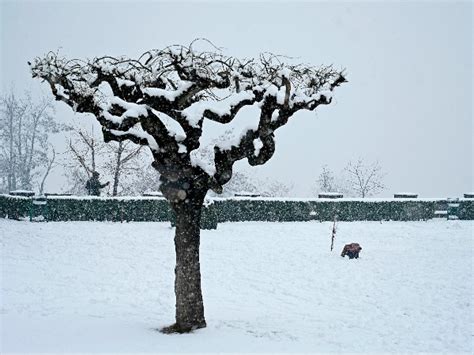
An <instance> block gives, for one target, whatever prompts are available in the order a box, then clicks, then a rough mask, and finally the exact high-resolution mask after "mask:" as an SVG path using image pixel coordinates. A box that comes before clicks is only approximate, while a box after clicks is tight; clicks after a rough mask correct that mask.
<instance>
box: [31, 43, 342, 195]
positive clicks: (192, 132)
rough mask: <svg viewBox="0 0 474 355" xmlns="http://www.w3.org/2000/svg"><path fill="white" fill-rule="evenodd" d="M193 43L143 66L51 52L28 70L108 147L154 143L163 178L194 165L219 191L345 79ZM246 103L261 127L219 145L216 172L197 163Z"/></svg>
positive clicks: (324, 69) (148, 56)
mask: <svg viewBox="0 0 474 355" xmlns="http://www.w3.org/2000/svg"><path fill="white" fill-rule="evenodd" d="M206 43H210V42H209V41H207V42H206ZM195 45H196V41H194V42H192V43H191V44H190V45H189V46H184V45H172V46H169V47H166V48H163V49H153V50H150V51H147V52H145V53H143V54H142V55H141V56H140V57H139V58H138V59H133V58H128V57H123V56H122V57H112V56H102V57H97V58H93V59H88V60H80V59H71V60H69V59H66V58H63V57H61V56H59V54H58V53H54V52H50V53H48V54H46V55H45V56H44V57H37V58H35V59H34V61H33V63H29V64H30V67H31V72H32V75H33V77H36V78H41V79H43V80H45V81H46V82H47V83H48V84H49V85H50V88H51V91H52V93H53V95H54V96H55V98H56V99H57V100H60V101H63V102H65V103H66V104H68V105H69V106H71V107H72V108H73V109H74V110H75V111H77V112H88V113H92V114H93V115H94V116H95V117H96V118H97V120H98V121H99V122H100V123H101V125H102V126H103V132H104V137H105V139H106V140H117V141H122V140H125V139H130V140H132V141H133V142H135V143H137V144H141V145H147V146H149V147H150V148H151V149H152V153H153V155H154V158H155V163H156V164H155V166H158V167H160V169H162V170H163V171H164V172H166V171H170V170H172V171H173V176H175V175H176V167H178V168H182V169H184V167H186V166H189V165H192V166H193V168H195V170H196V171H194V170H193V172H192V173H191V175H192V174H205V175H207V178H208V179H209V180H210V181H211V182H212V183H211V185H215V186H217V187H219V186H221V185H222V184H224V183H225V182H227V181H228V178H230V176H231V175H232V164H233V163H234V162H235V161H237V160H239V159H243V158H247V159H248V160H249V163H251V164H252V165H257V164H263V163H264V162H266V161H267V160H268V159H269V158H270V157H271V156H272V155H273V151H274V146H275V144H274V135H273V132H274V131H275V130H276V129H277V128H279V127H281V126H283V125H284V124H286V122H287V121H288V118H289V117H291V116H292V115H293V114H294V113H296V112H297V111H299V110H314V109H316V107H318V106H319V105H323V104H324V105H326V104H329V103H330V102H331V100H332V92H333V90H334V88H336V87H337V86H339V85H340V84H342V83H344V82H345V81H346V79H345V76H344V72H343V71H342V70H336V69H334V68H333V67H332V66H320V67H315V66H311V65H306V64H301V63H297V64H293V63H292V60H291V58H287V57H283V56H278V55H274V54H271V53H263V54H261V55H260V56H259V57H258V58H254V59H238V58H235V57H232V56H228V55H225V54H224V53H223V52H222V51H221V50H220V49H218V48H216V47H215V46H212V45H211V49H210V50H209V51H198V50H195V48H194V47H195ZM246 106H258V107H259V108H260V110H261V114H260V117H259V123H258V127H252V129H249V130H248V131H247V132H245V133H244V134H243V136H242V137H241V139H240V141H239V142H238V143H237V145H232V147H230V148H228V149H225V148H219V147H217V146H216V147H215V149H214V150H215V151H216V154H215V162H214V164H215V167H214V168H212V169H209V168H208V167H204V166H202V167H200V166H199V164H198V163H195V164H194V165H193V164H192V163H193V162H194V161H195V159H193V161H191V153H192V152H193V151H194V150H196V149H197V148H199V145H200V142H199V139H200V137H201V135H202V127H203V121H204V120H205V119H208V120H212V121H215V122H218V123H221V124H226V123H229V122H231V121H232V120H234V118H235V117H236V116H237V114H238V113H239V111H240V110H241V109H243V108H244V107H246ZM169 120H173V121H174V122H175V123H176V124H177V125H178V126H179V127H180V128H173V127H174V126H175V125H174V124H170V121H169ZM177 132H179V134H177ZM254 143H255V144H254ZM170 165H173V168H172V169H170V167H169V166H170ZM165 167H166V168H165ZM178 170H179V169H178ZM185 170H186V174H188V175H189V174H190V173H189V169H185ZM214 171H215V173H214V174H213V176H210V175H211V174H210V173H209V172H214Z"/></svg>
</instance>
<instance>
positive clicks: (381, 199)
mask: <svg viewBox="0 0 474 355" xmlns="http://www.w3.org/2000/svg"><path fill="white" fill-rule="evenodd" d="M0 196H2V197H8V198H15V199H31V197H24V196H11V195H7V194H0ZM47 199H50V200H100V201H104V200H110V201H117V200H118V201H122V200H123V201H128V200H152V201H157V200H165V198H164V197H160V196H156V197H155V196H116V197H108V196H104V197H101V196H48V197H47ZM456 199H458V198H456ZM206 200H207V201H209V202H210V201H215V202H217V201H227V200H235V201H261V202H266V201H291V202H334V203H339V202H367V203H370V202H408V201H412V202H439V201H448V200H449V198H445V197H439V198H413V199H411V198H404V199H402V200H401V199H398V198H391V197H387V198H385V197H371V198H350V197H345V198H338V199H332V198H315V197H307V198H302V197H246V196H242V197H240V196H239V197H207V198H206ZM464 200H467V201H469V200H472V199H470V198H463V197H461V198H459V201H464Z"/></svg>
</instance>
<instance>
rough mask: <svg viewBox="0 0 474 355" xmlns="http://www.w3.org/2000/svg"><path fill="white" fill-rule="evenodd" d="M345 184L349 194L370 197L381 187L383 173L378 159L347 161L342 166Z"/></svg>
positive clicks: (381, 188) (383, 187) (382, 186)
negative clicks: (345, 164) (371, 160)
mask: <svg viewBox="0 0 474 355" xmlns="http://www.w3.org/2000/svg"><path fill="white" fill-rule="evenodd" d="M344 172H345V175H346V177H345V185H346V190H347V192H348V193H349V194H353V195H355V196H357V197H362V198H364V197H370V196H373V195H375V194H377V193H379V192H380V191H382V190H383V189H385V186H384V184H383V177H384V175H385V174H384V173H383V172H382V168H381V166H380V164H379V162H378V161H376V162H373V163H366V162H364V161H363V160H362V159H358V160H357V161H356V162H352V161H351V162H349V163H348V164H347V166H346V167H345V168H344Z"/></svg>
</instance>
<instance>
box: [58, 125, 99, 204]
mask: <svg viewBox="0 0 474 355" xmlns="http://www.w3.org/2000/svg"><path fill="white" fill-rule="evenodd" d="M102 151H103V142H101V141H100V139H98V138H96V137H95V136H94V131H93V130H91V131H90V132H89V131H86V130H84V129H79V128H72V134H71V137H70V139H69V144H68V151H67V155H68V156H70V158H69V159H68V158H66V159H67V160H66V162H65V164H64V165H65V167H66V176H67V177H68V180H69V183H70V188H69V191H68V192H71V193H74V194H78V195H83V194H85V193H86V190H85V185H86V182H87V180H88V179H89V178H90V177H91V176H92V173H93V172H94V171H97V159H98V156H99V155H100V154H101V153H102Z"/></svg>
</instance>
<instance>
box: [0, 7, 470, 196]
mask: <svg viewBox="0 0 474 355" xmlns="http://www.w3.org/2000/svg"><path fill="white" fill-rule="evenodd" d="M472 11H473V9H472V3H471V2H403V3H401V2H366V3H362V2H289V1H288V2H262V3H253V2H187V3H184V2H183V3H178V2H136V1H129V2H113V1H106V2H85V1H78V2H71V1H68V2H46V1H31V2H23V1H15V2H5V1H3V2H2V4H1V37H2V38H1V72H0V74H1V84H2V87H1V88H2V91H5V90H7V89H9V87H10V86H11V84H12V83H13V85H14V87H15V89H16V90H17V91H18V92H21V91H22V90H24V89H30V90H32V91H33V93H35V94H38V93H40V92H44V93H47V92H48V90H47V88H46V87H45V86H44V84H41V83H40V82H39V81H37V80H35V81H34V80H33V79H31V77H30V74H29V72H28V67H27V66H26V62H27V61H28V60H31V59H32V58H34V57H35V56H38V55H43V54H45V53H46V52H47V51H49V50H54V51H56V50H57V49H58V48H61V49H60V51H61V53H62V54H63V55H65V56H70V57H78V58H83V57H94V56H100V55H103V54H112V55H121V54H126V55H130V56H138V55H139V54H141V53H142V52H144V51H146V50H148V49H151V48H160V47H164V46H167V45H169V44H175V43H180V44H188V43H190V42H191V41H192V40H193V39H194V38H197V37H206V38H208V39H210V40H212V41H213V42H214V43H215V44H217V45H218V46H222V47H225V48H226V53H227V54H230V55H234V56H238V57H252V56H257V55H258V54H259V53H260V52H263V51H270V52H274V53H278V54H287V55H290V56H294V57H299V58H301V61H304V62H308V63H312V64H320V63H321V64H323V63H324V64H331V63H333V64H334V65H335V66H336V67H344V68H346V69H347V74H348V79H349V83H348V84H346V85H344V86H343V87H341V88H339V89H338V90H337V92H336V94H335V101H334V103H333V104H332V105H329V106H327V107H322V108H321V109H319V111H317V113H316V114H315V113H314V112H313V113H311V112H300V113H298V114H297V115H295V116H294V117H293V118H292V119H291V122H290V123H289V124H288V125H287V126H285V127H283V128H282V129H280V131H278V132H277V138H278V139H277V150H276V153H275V155H274V157H273V158H272V159H271V160H270V161H269V162H268V163H267V164H266V165H264V166H261V167H258V168H252V169H253V171H254V172H255V173H256V174H258V175H259V176H273V177H276V178H280V179H282V180H284V181H293V182H294V183H295V185H296V189H295V191H296V193H297V194H298V195H299V196H303V195H308V194H309V192H310V188H311V187H313V185H314V182H315V180H316V178H317V176H318V174H319V172H320V169H321V166H322V165H323V164H328V165H329V167H330V168H332V169H333V170H335V171H336V172H337V171H340V170H341V169H342V168H343V166H344V165H345V164H346V163H347V162H348V161H349V160H351V159H357V158H358V157H362V158H364V159H366V160H367V161H373V160H379V162H380V164H381V165H382V166H383V168H384V170H385V171H386V173H387V176H386V179H385V183H386V185H387V187H388V189H387V190H386V191H384V192H383V193H382V194H381V196H391V195H392V194H393V193H394V192H400V191H410V192H418V193H419V194H420V195H421V196H425V197H432V196H436V197H438V196H439V197H442V196H461V194H462V193H463V192H469V191H471V190H474V188H473V144H472V137H473V123H472V79H473V73H472V53H473V52H472V15H473V12H472ZM57 112H58V114H59V115H60V116H61V117H64V119H71V117H73V114H72V112H71V111H70V110H69V109H68V108H66V107H65V106H64V105H62V104H58V110H57ZM78 118H81V117H80V116H78ZM239 166H240V167H241V168H243V169H246V164H240V165H239ZM249 169H250V168H249Z"/></svg>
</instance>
